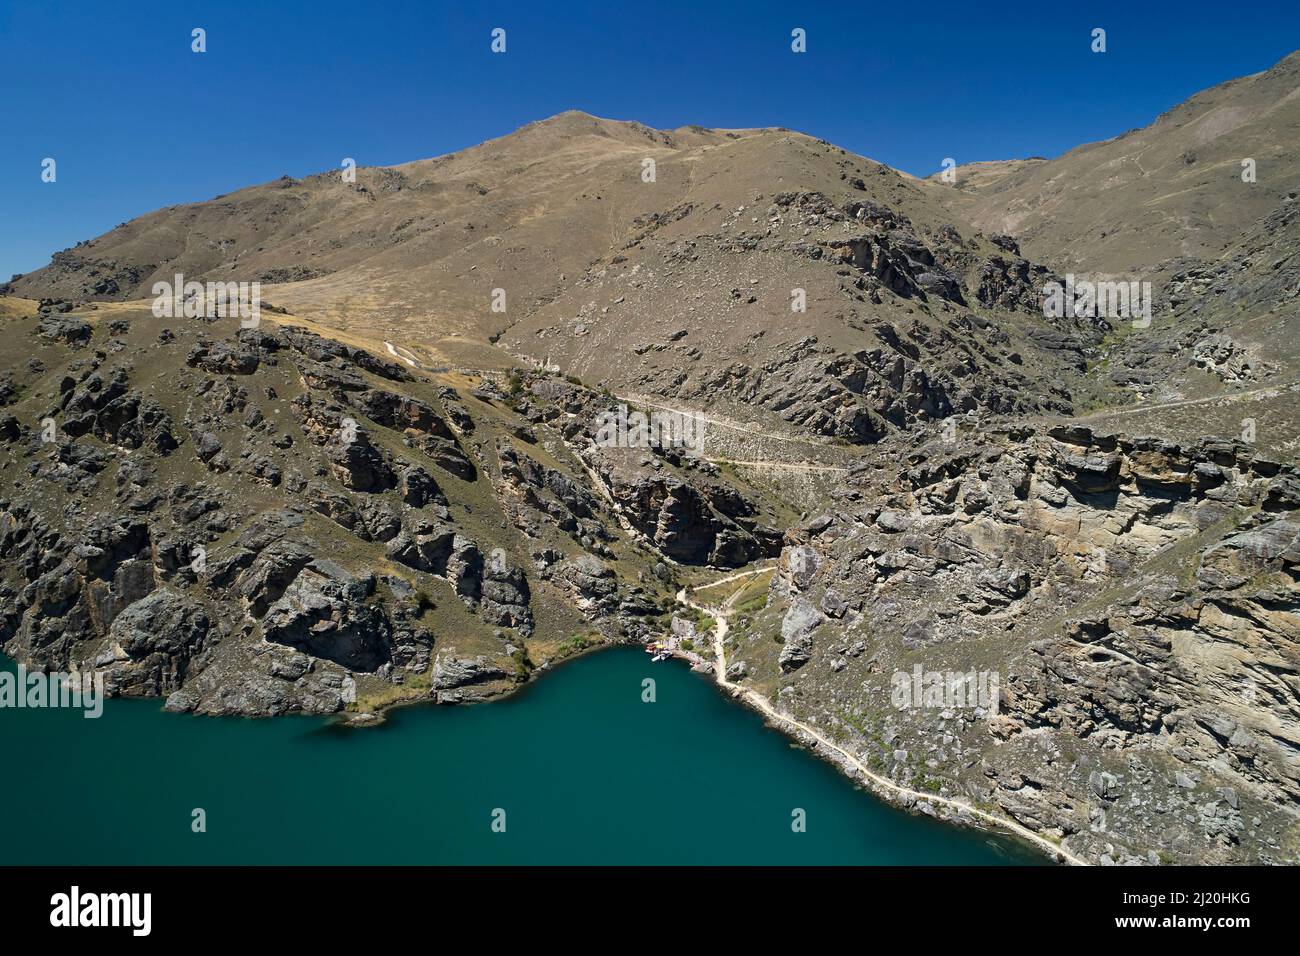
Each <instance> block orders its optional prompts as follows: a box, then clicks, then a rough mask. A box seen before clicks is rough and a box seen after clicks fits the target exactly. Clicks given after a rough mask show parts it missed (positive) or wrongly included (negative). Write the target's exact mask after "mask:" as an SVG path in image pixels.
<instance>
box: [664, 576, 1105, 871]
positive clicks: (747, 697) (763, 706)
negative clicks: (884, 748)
mask: <svg viewBox="0 0 1300 956" xmlns="http://www.w3.org/2000/svg"><path fill="white" fill-rule="evenodd" d="M768 570H770V568H762V569H760V570H759V571H746V572H741V573H740V574H735V575H732V576H731V577H730V578H728V579H722V580H719V581H714V582H713V583H712V584H708V585H705V586H704V587H706V588H709V587H714V586H716V585H719V584H722V583H724V582H725V581H726V580H735V579H736V578H740V577H745V576H747V575H749V574H757V573H761V572H762V571H768ZM739 594H740V590H739V589H738V590H736V591H735V592H733V593H732V594H730V595H729V596H728V597H727V598H726V600H724V601H723V602H722V604H720V605H718V606H716V607H705V606H704V605H701V604H696V603H695V602H694V601H692V600H691V599H690V597H689V595H688V592H687V589H686V588H682V589H681V590H680V591H679V592H678V593H677V601H678V603H680V604H682V605H684V606H686V607H689V608H691V609H693V610H696V611H699V612H700V613H702V614H707V615H709V616H710V617H712V618H713V619H714V622H715V626H714V629H713V651H714V657H715V660H714V664H713V677H714V680H715V681H716V682H717V685H718V687H719V688H720V689H721V690H723V691H725V692H727V693H729V694H730V695H731V696H732V697H735V698H737V699H738V700H741V701H743V702H744V703H746V704H748V705H749V706H751V707H753V708H754V709H755V710H757V711H759V712H760V713H762V714H763V715H764V716H765V717H767V718H768V720H769V721H770V722H771V723H772V724H774V725H775V726H777V727H780V728H783V729H786V730H790V729H794V730H797V731H799V732H800V733H802V734H805V735H806V736H807V737H809V738H811V739H812V740H813V741H815V742H816V747H824V748H826V749H827V750H829V751H831V752H833V753H835V754H837V755H838V756H839V757H840V758H842V760H843V762H845V763H847V764H848V765H849V766H851V767H853V769H854V770H856V771H857V772H858V774H859V775H861V778H862V780H863V781H864V782H865V783H866V784H867V786H868V788H870V789H871V790H874V791H875V792H876V794H877V795H878V796H881V797H883V798H885V799H890V798H898V797H905V798H911V799H913V800H915V801H925V802H928V803H931V804H941V805H943V806H947V807H952V808H954V809H956V810H959V811H962V812H964V813H967V814H969V815H970V816H972V817H976V818H978V819H980V820H983V821H984V822H985V823H988V824H991V825H992V826H995V827H998V828H999V829H1002V830H1006V831H1009V832H1011V833H1014V834H1016V835H1017V836H1019V837H1021V838H1022V839H1025V840H1028V841H1029V842H1030V843H1032V844H1034V845H1035V846H1037V847H1038V848H1039V849H1041V850H1044V851H1046V852H1047V853H1048V854H1049V855H1050V856H1051V858H1052V859H1054V860H1058V861H1060V862H1064V863H1069V864H1072V865H1074V866H1088V865H1089V864H1088V862H1087V861H1086V860H1083V859H1081V858H1079V857H1077V856H1075V855H1074V854H1073V853H1071V852H1070V851H1068V850H1066V849H1065V848H1064V847H1061V846H1058V845H1057V844H1055V843H1053V842H1052V841H1050V840H1048V839H1046V838H1045V837H1043V836H1040V835H1039V834H1037V833H1035V832H1034V831H1033V830H1030V829H1028V828H1027V827H1024V826H1022V825H1021V824H1019V823H1017V822H1016V821H1015V820H1012V819H1011V818H1009V817H1004V816H1000V815H998V814H996V813H990V812H988V811H987V810H981V809H979V808H978V807H974V806H971V805H970V804H969V803H967V802H965V801H964V800H958V799H955V798H952V797H941V796H937V795H935V794H932V793H923V792H921V791H919V790H911V789H908V788H907V787H903V786H900V785H899V784H897V783H894V781H892V780H890V779H889V778H887V777H882V776H880V775H879V774H876V773H873V772H872V771H871V770H869V769H868V768H867V767H866V765H865V764H863V763H862V761H861V760H859V759H858V758H857V757H856V756H854V755H853V754H852V753H850V752H849V751H847V750H845V749H844V748H843V747H841V746H840V745H839V744H837V743H835V742H833V741H832V740H830V739H829V738H828V737H827V736H826V735H825V734H823V733H822V732H821V731H819V730H817V729H816V728H814V727H810V726H809V725H808V724H805V723H803V722H802V721H799V720H796V719H794V718H793V717H791V716H789V715H788V714H783V713H781V712H780V711H779V710H777V709H776V707H775V706H773V704H772V702H771V701H769V700H768V699H767V698H766V697H764V696H763V695H762V694H760V693H758V692H757V691H755V690H753V689H751V688H748V687H741V686H740V685H738V684H735V683H733V682H731V681H729V680H727V655H726V646H725V641H726V637H727V633H728V632H729V631H730V629H731V627H730V624H729V623H728V621H727V618H728V617H729V616H730V614H731V609H732V603H733V602H734V601H735V599H736V597H737V596H738V595H739ZM816 747H814V749H816Z"/></svg>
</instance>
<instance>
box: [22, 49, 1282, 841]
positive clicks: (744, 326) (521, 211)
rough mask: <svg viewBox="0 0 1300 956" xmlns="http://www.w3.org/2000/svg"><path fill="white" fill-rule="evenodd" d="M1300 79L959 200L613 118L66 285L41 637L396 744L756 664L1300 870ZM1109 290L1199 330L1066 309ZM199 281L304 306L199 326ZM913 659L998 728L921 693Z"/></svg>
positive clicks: (149, 681) (983, 765)
mask: <svg viewBox="0 0 1300 956" xmlns="http://www.w3.org/2000/svg"><path fill="white" fill-rule="evenodd" d="M1296 65H1297V60H1296V57H1295V56H1292V57H1289V58H1287V59H1286V60H1284V61H1282V63H1280V64H1278V66H1277V67H1275V68H1274V69H1273V70H1270V71H1268V72H1266V73H1263V74H1259V75H1257V76H1255V77H1248V78H1245V79H1243V80H1239V81H1234V82H1233V83H1230V84H1225V85H1223V86H1221V87H1216V88H1215V89H1214V90H1210V91H1207V92H1205V93H1203V94H1201V95H1199V96H1197V97H1195V98H1193V99H1192V100H1191V101H1189V102H1188V103H1187V104H1184V105H1183V106H1181V107H1178V108H1176V109H1174V110H1172V111H1170V112H1169V113H1168V114H1166V115H1165V116H1164V117H1162V118H1160V119H1159V120H1158V121H1157V122H1156V123H1155V124H1153V125H1152V126H1151V127H1149V128H1148V129H1146V130H1141V131H1137V132H1134V133H1131V134H1126V135H1125V136H1123V137H1119V138H1118V139H1116V140H1113V141H1109V142H1107V143H1102V144H1093V145H1091V146H1087V147H1081V148H1080V149H1079V150H1076V151H1074V152H1072V153H1069V154H1066V155H1065V156H1063V157H1060V158H1058V159H1054V160H1040V159H1033V160H1026V161H1017V162H1015V163H1010V164H998V163H990V164H982V165H980V166H978V167H977V168H974V169H970V170H969V171H968V172H969V175H968V176H966V177H965V178H963V177H962V176H961V175H960V173H959V180H958V184H957V185H956V187H954V186H951V185H948V184H945V183H942V182H935V181H925V182H922V181H917V180H915V179H913V178H911V177H908V176H906V175H903V174H900V173H897V172H895V171H893V170H891V169H888V168H887V167H884V166H881V165H880V164H878V163H874V162H872V161H871V160H868V159H865V158H862V157H857V156H854V155H852V154H849V153H846V152H845V151H843V150H840V149H838V148H837V147H835V146H833V145H831V144H829V143H826V142H823V141H819V140H816V139H813V138H811V137H808V136H805V135H803V134H800V133H795V132H791V131H789V130H783V129H761V130H706V129H701V128H697V127H687V128H683V129H679V130H674V131H659V130H652V129H649V128H647V127H645V126H642V125H640V124H637V123H625V122H616V121H611V120H601V119H597V118H594V117H590V116H587V115H585V114H581V113H565V114H561V115H560V116H557V117H553V118H551V119H549V120H545V121H542V122H539V123H535V124H531V125H529V126H527V127H524V128H523V129H521V130H519V131H516V132H515V133H512V134H510V135H509V136H505V137H503V138H502V139H499V140H495V141H492V142H489V143H485V144H483V145H481V146H478V147H475V148H473V149H469V150H465V151H462V152H460V153H457V154H453V155H450V156H445V157H440V158H438V159H433V160H422V161H419V162H415V163H410V164H407V165H405V166H400V167H393V168H391V169H359V170H358V171H357V179H356V182H354V183H353V182H348V181H346V180H345V179H344V178H343V177H342V176H341V175H340V174H339V172H337V171H334V172H329V173H323V174H320V175H318V176H312V177H307V178H305V179H302V180H291V179H282V180H279V181H276V182H273V183H269V184H265V185H262V186H256V187H252V188H250V189H247V190H241V191H240V192H238V193H234V194H231V195H230V196H224V197H218V198H217V199H214V200H211V201H209V202H206V203H198V204H193V205H189V206H180V207H172V208H169V209H164V210H160V211H158V212H156V213H152V214H150V215H148V216H144V217H142V218H140V219H137V220H133V221H132V222H130V223H126V224H123V225H122V226H120V227H118V228H117V229H115V230H113V231H112V232H110V233H108V234H106V235H104V236H101V237H99V238H97V239H92V240H90V241H88V242H85V243H82V244H80V245H79V246H77V247H76V248H74V249H72V250H65V251H64V252H62V253H59V254H57V255H56V256H55V257H54V261H53V262H52V263H51V265H50V266H48V267H46V268H45V269H41V270H38V271H36V272H34V273H32V274H30V275H27V276H20V277H15V278H14V280H12V281H11V282H10V283H9V284H7V285H6V286H5V287H3V288H0V330H3V333H4V334H3V336H0V552H2V553H3V557H4V562H3V567H2V568H0V602H2V603H0V648H3V650H4V651H5V653H7V654H10V655H12V656H14V657H16V658H18V659H19V660H21V661H22V662H24V663H25V664H27V665H29V666H32V667H43V668H47V669H50V670H71V669H77V670H88V669H94V670H96V671H98V672H100V673H103V674H104V675H105V677H106V679H107V682H108V686H109V688H110V690H111V691H112V692H113V693H115V694H122V695H132V696H161V697H165V698H166V700H167V704H168V706H169V707H171V708H172V709H176V710H185V711H195V712H200V713H241V714H257V715H269V714H280V713H286V712H291V711H304V712H311V713H342V714H345V715H347V716H348V717H349V718H350V719H353V720H367V719H373V716H374V715H375V714H376V713H378V712H379V711H381V710H382V708H384V707H385V706H388V705H391V704H394V703H399V702H403V701H413V700H434V701H441V702H456V701H468V700H476V699H486V698H489V697H492V696H495V695H498V694H501V693H505V692H508V691H510V690H511V689H512V688H514V687H515V686H517V685H518V684H519V683H521V682H523V681H526V680H528V679H529V678H530V677H531V676H532V675H534V674H536V673H537V672H539V671H541V670H544V669H545V668H546V667H548V666H549V665H550V664H551V663H552V662H554V661H557V660H560V659H562V658H564V657H566V656H569V655H571V654H574V653H577V652H579V651H581V650H583V649H585V648H588V647H593V646H599V645H601V644H604V643H608V642H613V641H630V642H635V643H643V644H650V643H657V644H659V645H660V646H663V647H666V648H668V649H669V650H670V651H671V652H673V653H675V654H677V655H678V656H680V657H683V658H685V659H687V660H689V661H691V662H692V664H693V665H694V666H696V667H697V668H699V669H700V670H702V671H708V670H710V669H711V668H713V666H714V663H715V661H714V658H713V654H712V652H711V650H710V646H711V642H712V640H713V638H714V637H717V636H718V635H720V634H725V638H726V643H725V651H726V653H725V659H726V662H727V664H728V667H727V668H726V676H727V678H728V679H729V680H731V681H733V682H735V683H737V684H738V685H742V686H744V687H745V688H747V689H749V690H751V691H752V692H753V693H756V694H759V695H761V696H762V697H764V698H766V700H767V701H768V702H769V703H770V704H771V706H772V708H773V712H777V713H782V714H786V715H789V717H791V718H792V719H797V720H799V721H801V722H803V723H804V724H806V725H808V726H815V727H816V728H818V729H819V732H822V733H824V734H826V735H828V736H829V737H831V738H833V739H834V740H835V741H836V745H837V746H840V747H842V748H843V749H844V751H845V752H847V753H852V754H856V755H858V757H859V758H860V760H861V762H862V764H863V765H864V766H870V767H871V768H872V769H873V772H875V773H877V774H879V775H881V776H882V778H888V779H891V780H893V781H895V782H896V783H897V784H898V785H899V786H903V787H906V788H908V789H909V790H911V791H913V792H915V793H923V794H933V795H936V796H944V797H950V798H952V799H955V800H958V801H964V802H966V804H967V805H969V806H972V807H976V808H979V809H981V810H984V811H986V812H987V813H989V814H992V815H993V816H994V817H996V818H1000V819H1006V820H1014V821H1018V822H1019V823H1020V824H1023V825H1024V826H1026V827H1028V828H1030V829H1031V830H1033V831H1035V832H1037V833H1040V834H1042V835H1043V836H1044V837H1045V838H1046V839H1048V840H1049V841H1054V842H1056V843H1057V844H1058V845H1060V846H1062V847H1063V848H1065V849H1066V850H1068V851H1069V852H1070V853H1071V854H1073V855H1074V856H1075V857H1079V858H1083V859H1086V860H1089V861H1094V862H1107V861H1110V862H1142V863H1158V862H1166V861H1193V862H1295V861H1296V860H1297V859H1300V827H1298V826H1297V823H1298V818H1297V817H1298V814H1300V793H1298V792H1297V791H1298V788H1300V763H1298V754H1297V747H1298V746H1300V729H1298V726H1297V716H1298V713H1300V711H1298V701H1297V693H1298V691H1300V648H1297V638H1298V637H1300V614H1298V613H1297V611H1298V610H1300V589H1298V588H1297V586H1296V562H1297V547H1298V545H1297V534H1298V533H1300V515H1297V510H1298V509H1300V474H1298V473H1297V471H1296V451H1297V448H1300V413H1298V412H1297V401H1296V398H1297V395H1298V394H1300V354H1298V353H1297V346H1296V344H1295V343H1296V341H1297V337H1296V335H1295V322H1296V317H1295V312H1296V303H1297V300H1298V299H1300V202H1298V201H1297V196H1296V189H1297V186H1300V178H1297V177H1296V176H1294V175H1292V173H1294V172H1295V169H1294V166H1293V165H1289V164H1293V160H1292V159H1289V158H1288V157H1291V156H1293V155H1294V152H1295V151H1294V146H1295V145H1296V139H1297V135H1296V133H1297V131H1296V129H1295V122H1294V114H1295V104H1296V103H1297V102H1300V99H1298V97H1300V92H1298V90H1297V83H1298V82H1300V75H1298V74H1297V69H1296ZM1279 144H1280V145H1279ZM1238 154H1241V155H1242V156H1252V157H1254V158H1256V159H1257V161H1258V162H1259V171H1260V178H1259V181H1258V182H1257V183H1255V184H1245V183H1242V182H1241V180H1240V176H1239V170H1240V167H1239V165H1235V166H1234V165H1233V164H1236V163H1238V162H1239V158H1240V157H1239V156H1238ZM648 160H652V161H653V164H652V167H651V165H648V164H647V161H648ZM1230 160H1231V162H1230ZM1229 167H1232V168H1229ZM650 168H653V175H648V174H647V172H646V171H647V170H648V169H650ZM1243 189H1246V190H1249V191H1248V192H1241V190H1243ZM1011 232H1016V233H1018V235H1012V234H1009V233H1011ZM1103 233H1104V234H1103ZM1070 271H1075V272H1079V273H1084V272H1090V273H1095V274H1098V275H1109V274H1123V275H1125V276H1126V277H1128V278H1133V279H1137V280H1142V281H1150V282H1151V283H1152V302H1153V310H1152V313H1153V314H1152V320H1151V322H1150V323H1143V322H1139V323H1136V324H1135V323H1133V322H1132V321H1130V317H1128V316H1115V315H1109V316H1107V315H1099V316H1092V315H1074V314H1071V313H1068V312H1067V313H1065V314H1063V315H1060V316H1059V317H1051V316H1049V315H1047V314H1045V311H1044V308H1043V302H1044V293H1045V288H1046V287H1047V286H1048V284H1049V283H1051V282H1053V281H1055V280H1057V279H1058V278H1059V277H1061V276H1063V275H1064V274H1065V273H1066V272H1070ZM178 272H179V273H183V274H184V275H185V277H186V278H187V279H191V280H239V281H260V282H262V283H264V286H265V288H264V292H265V294H266V298H267V299H268V300H272V301H273V302H274V303H275V304H274V305H271V304H270V303H269V302H267V303H264V312H263V316H262V320H261V323H260V325H258V326H257V327H254V328H240V324H239V322H238V321H237V320H236V319H233V318H217V319H205V318H202V317H197V318H182V317H178V318H174V319H172V318H167V319H161V318H158V317H156V316H155V315H154V314H153V312H152V311H151V309H150V302H149V300H150V298H151V296H152V285H153V283H154V282H156V281H170V280H171V279H172V278H173V276H174V275H175V274H176V273H178ZM497 290H500V293H501V295H500V296H498V295H497V294H496V293H497ZM496 303H500V304H501V305H502V308H500V309H494V307H493V306H494V304H496ZM792 303H795V304H797V305H799V306H802V308H792ZM611 415H615V416H617V417H618V420H619V421H622V422H624V423H626V421H627V420H628V419H629V417H636V416H640V415H644V419H643V421H655V420H656V416H666V419H667V420H668V421H669V422H670V423H677V424H678V425H680V424H681V423H683V422H686V423H689V425H690V432H689V435H690V437H691V440H690V441H683V442H671V441H669V442H666V443H664V444H662V445H659V446H656V445H654V444H653V443H650V444H647V443H645V442H636V441H633V442H630V443H629V442H626V441H621V440H620V441H618V442H615V443H614V446H615V447H611V446H610V442H608V441H605V440H603V439H602V438H601V435H602V428H603V425H604V423H606V422H607V421H608V420H609V417H610V416H611ZM624 437H626V435H624ZM629 445H630V447H629ZM733 575H739V576H736V577H733ZM706 585H708V587H704V586H706ZM683 601H690V602H693V603H696V604H698V603H699V602H706V603H708V604H710V606H711V607H712V608H713V610H714V612H716V614H715V616H713V617H712V619H710V618H709V617H706V616H704V615H703V614H702V612H699V611H698V610H697V609H694V608H691V609H688V608H687V607H685V606H683V603H682V602H683ZM719 622H726V624H728V625H729V630H727V629H726V628H724V627H723V626H722V624H721V623H719ZM715 628H716V629H715ZM916 668H920V669H921V672H922V673H931V672H939V673H948V672H953V673H961V674H967V673H970V674H973V675H979V674H983V675H985V676H986V677H987V676H988V675H990V674H995V675H996V676H997V681H998V687H997V693H996V697H995V699H994V700H985V701H983V702H979V701H976V703H975V705H970V701H964V702H962V703H961V704H959V705H953V704H951V703H950V702H945V701H939V702H937V703H934V704H933V706H932V705H931V704H930V703H928V702H926V701H925V700H922V701H921V702H920V703H919V704H918V705H916V706H910V705H909V706H902V707H900V706H896V701H895V696H894V695H895V691H896V690H897V680H898V675H900V674H902V675H909V674H912V673H915V672H916V670H915V669H916ZM968 705H969V706H968ZM908 802H909V803H910V805H913V806H915V807H916V808H917V809H920V810H923V811H927V812H943V811H942V810H941V809H940V808H941V807H942V806H944V805H942V804H939V803H938V802H937V801H936V802H935V803H934V804H929V803H927V802H926V801H925V800H923V799H920V800H918V799H915V798H909V801H908Z"/></svg>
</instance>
